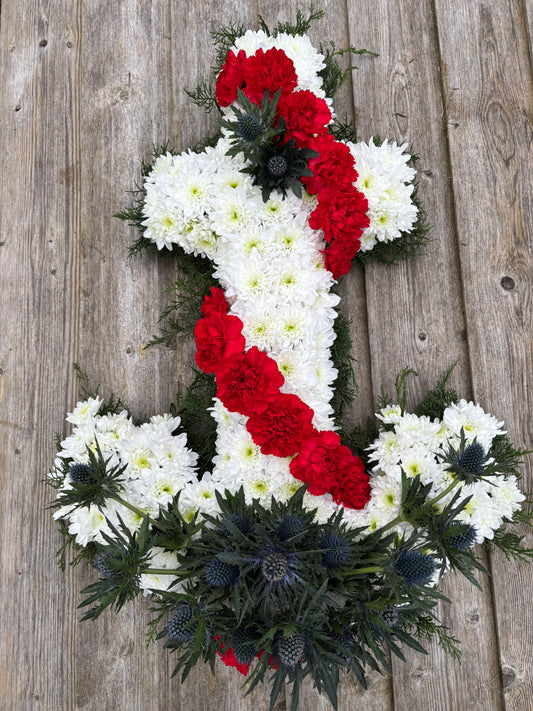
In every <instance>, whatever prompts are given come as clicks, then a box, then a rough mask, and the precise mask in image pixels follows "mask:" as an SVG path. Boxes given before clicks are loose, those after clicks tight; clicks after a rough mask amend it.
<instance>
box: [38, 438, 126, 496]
mask: <svg viewBox="0 0 533 711" xmlns="http://www.w3.org/2000/svg"><path fill="white" fill-rule="evenodd" d="M87 454H88V456H89V467H90V471H91V476H90V482H89V483H85V482H79V481H71V482H70V486H69V488H68V489H63V490H62V491H61V493H60V494H59V495H58V497H57V499H56V500H55V501H53V502H52V504H51V505H50V508H62V507H63V506H70V507H72V508H73V509H79V508H88V507H89V506H98V508H103V507H104V506H105V503H106V501H107V499H110V498H111V499H116V498H117V496H119V494H120V492H121V490H122V483H123V481H124V479H123V476H122V475H123V474H124V472H125V471H126V468H127V465H124V466H122V467H121V466H119V465H118V464H116V465H114V466H112V467H111V466H109V462H110V461H111V457H109V458H108V459H104V455H103V454H102V450H101V449H100V445H99V444H98V440H97V439H96V438H95V444H94V451H93V450H92V449H89V448H88V449H87Z"/></svg>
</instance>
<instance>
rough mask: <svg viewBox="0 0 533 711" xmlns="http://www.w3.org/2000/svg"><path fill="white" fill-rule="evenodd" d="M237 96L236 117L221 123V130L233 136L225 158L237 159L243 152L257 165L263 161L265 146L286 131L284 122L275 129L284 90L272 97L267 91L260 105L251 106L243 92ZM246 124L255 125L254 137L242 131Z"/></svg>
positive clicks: (223, 120)
mask: <svg viewBox="0 0 533 711" xmlns="http://www.w3.org/2000/svg"><path fill="white" fill-rule="evenodd" d="M237 96H238V100H239V103H238V104H234V105H233V106H232V107H231V109H232V111H233V114H234V118H233V119H229V118H226V119H222V120H221V121H220V125H221V126H222V128H226V129H227V130H228V131H230V132H231V133H232V134H233V135H232V136H231V146H230V149H229V150H228V151H227V152H226V155H228V156H232V157H234V156H236V155H238V154H239V153H241V152H242V153H244V155H245V156H246V158H247V159H248V160H250V161H251V162H252V163H257V162H258V161H260V160H261V156H262V155H263V152H264V150H265V147H267V146H270V144H271V143H272V141H273V140H274V139H275V138H276V137H277V136H279V134H280V133H282V132H283V131H284V130H285V129H286V127H285V122H284V121H283V120H282V119H281V120H280V121H278V122H277V125H276V126H274V125H273V124H274V123H275V122H276V109H277V105H278V101H279V97H280V96H281V89H278V91H277V92H276V93H275V95H274V96H273V97H272V98H270V94H269V92H268V91H265V94H264V96H263V99H262V101H261V104H260V105H258V104H254V103H252V102H251V101H250V99H248V97H247V96H246V94H245V93H244V92H242V91H241V90H240V89H238V90H237ZM246 121H251V122H253V123H254V124H255V125H256V135H255V136H253V137H247V136H246V132H245V131H244V130H243V128H245V126H243V124H245V122H246Z"/></svg>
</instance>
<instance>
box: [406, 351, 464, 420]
mask: <svg viewBox="0 0 533 711" xmlns="http://www.w3.org/2000/svg"><path fill="white" fill-rule="evenodd" d="M456 365H457V363H452V365H451V366H450V367H449V368H448V370H447V371H446V372H445V373H444V375H443V376H442V378H441V379H440V380H439V382H438V383H437V384H436V385H435V387H434V388H432V389H431V390H428V391H427V392H426V394H425V396H424V399H423V400H422V401H421V402H420V403H419V405H418V406H417V408H416V414H417V415H418V416H419V417H422V416H425V417H430V418H431V419H434V418H435V417H436V418H438V419H439V420H440V419H441V418H442V415H443V412H444V410H445V409H446V408H447V407H448V405H451V403H452V402H457V401H458V400H459V397H458V395H457V392H456V391H455V390H453V389H452V388H447V387H446V385H447V383H448V380H449V378H450V375H451V374H452V372H453V370H454V368H455V366H456Z"/></svg>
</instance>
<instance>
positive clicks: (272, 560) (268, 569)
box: [256, 546, 297, 584]
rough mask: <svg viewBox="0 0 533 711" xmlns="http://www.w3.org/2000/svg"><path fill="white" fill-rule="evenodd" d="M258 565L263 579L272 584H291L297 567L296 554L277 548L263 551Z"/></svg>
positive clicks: (272, 547)
mask: <svg viewBox="0 0 533 711" xmlns="http://www.w3.org/2000/svg"><path fill="white" fill-rule="evenodd" d="M256 563H257V564H258V565H259V566H260V570H261V574H262V576H263V578H264V579H265V580H267V581H268V582H269V583H271V584H278V583H291V582H292V580H293V578H294V569H295V568H296V566H297V561H296V557H295V556H294V554H292V553H288V552H287V551H284V550H283V549H281V548H277V547H275V546H271V547H270V548H267V549H266V550H263V551H261V553H260V555H259V558H258V559H257V561H256Z"/></svg>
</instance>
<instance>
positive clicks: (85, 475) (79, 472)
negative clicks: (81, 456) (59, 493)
mask: <svg viewBox="0 0 533 711" xmlns="http://www.w3.org/2000/svg"><path fill="white" fill-rule="evenodd" d="M68 475H69V477H70V478H71V480H72V481H73V482H75V483H76V484H92V483H93V482H94V469H93V468H92V467H90V466H89V465H88V464H71V465H70V468H69V470H68Z"/></svg>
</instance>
